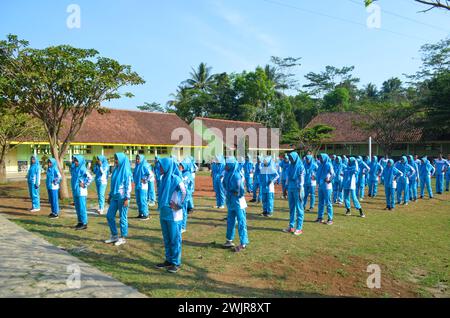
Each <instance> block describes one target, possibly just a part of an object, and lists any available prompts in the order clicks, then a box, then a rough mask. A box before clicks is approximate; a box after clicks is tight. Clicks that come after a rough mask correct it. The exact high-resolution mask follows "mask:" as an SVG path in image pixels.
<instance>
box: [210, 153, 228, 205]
mask: <svg viewBox="0 0 450 318" xmlns="http://www.w3.org/2000/svg"><path fill="white" fill-rule="evenodd" d="M224 174H225V159H224V158H223V156H220V155H217V156H216V157H215V161H214V162H213V166H212V178H213V188H214V191H215V193H216V206H215V208H219V209H224V208H225V190H224V188H223V184H222V180H223V177H224Z"/></svg>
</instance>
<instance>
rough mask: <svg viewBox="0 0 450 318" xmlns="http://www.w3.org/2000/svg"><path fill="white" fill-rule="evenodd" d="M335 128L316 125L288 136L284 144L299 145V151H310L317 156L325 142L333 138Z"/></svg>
mask: <svg viewBox="0 0 450 318" xmlns="http://www.w3.org/2000/svg"><path fill="white" fill-rule="evenodd" d="M334 130H335V128H334V127H331V126H327V125H321V124H320V125H316V126H314V127H310V128H304V129H302V130H300V131H299V132H294V133H290V134H286V135H285V138H284V139H283V142H285V143H290V144H295V145H298V148H299V149H303V150H309V151H311V152H312V153H313V154H317V153H318V152H319V150H320V148H322V146H323V144H324V143H325V141H327V140H328V139H330V138H331V137H332V134H331V133H332V132H333V131H334Z"/></svg>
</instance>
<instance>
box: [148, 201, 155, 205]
mask: <svg viewBox="0 0 450 318" xmlns="http://www.w3.org/2000/svg"><path fill="white" fill-rule="evenodd" d="M155 205H156V203H155V202H150V203H149V204H148V206H155Z"/></svg>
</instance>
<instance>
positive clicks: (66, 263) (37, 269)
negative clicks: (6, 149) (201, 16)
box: [0, 214, 145, 298]
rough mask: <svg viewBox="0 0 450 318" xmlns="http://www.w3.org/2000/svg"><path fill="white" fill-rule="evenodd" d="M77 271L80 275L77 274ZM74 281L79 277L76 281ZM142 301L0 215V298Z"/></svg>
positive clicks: (133, 292) (134, 292)
mask: <svg viewBox="0 0 450 318" xmlns="http://www.w3.org/2000/svg"><path fill="white" fill-rule="evenodd" d="M78 270H79V271H78ZM77 277H80V279H79V280H77ZM2 297H46V298H57V297H61V298H62V297H63V298H70V297H79V298H93V297H100V298H125V297H126V298H128V297H131V298H138V297H139V298H141V297H145V295H143V294H141V293H139V292H138V291H136V290H135V289H133V288H131V287H128V286H126V285H124V284H122V283H120V282H119V281H117V280H115V279H113V278H112V277H110V276H108V275H106V274H104V273H102V272H101V271H99V270H97V269H96V268H94V267H92V266H90V265H88V264H86V263H84V262H82V261H80V260H79V259H77V258H76V257H74V256H71V255H70V254H69V253H67V252H65V251H63V250H60V249H58V248H57V247H55V246H53V245H51V244H50V243H48V242H47V241H45V240H44V239H42V238H40V237H38V236H36V235H34V234H32V233H30V232H28V231H26V230H25V229H23V228H21V227H19V226H18V225H16V224H14V223H12V222H11V221H9V220H7V219H6V218H5V217H4V216H2V215H1V214H0V298H2Z"/></svg>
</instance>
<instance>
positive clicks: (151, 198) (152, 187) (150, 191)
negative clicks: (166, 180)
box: [147, 182, 156, 203]
mask: <svg viewBox="0 0 450 318" xmlns="http://www.w3.org/2000/svg"><path fill="white" fill-rule="evenodd" d="M147 194H148V197H147V200H148V202H150V203H154V202H156V196H155V182H149V183H148V191H147Z"/></svg>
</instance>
